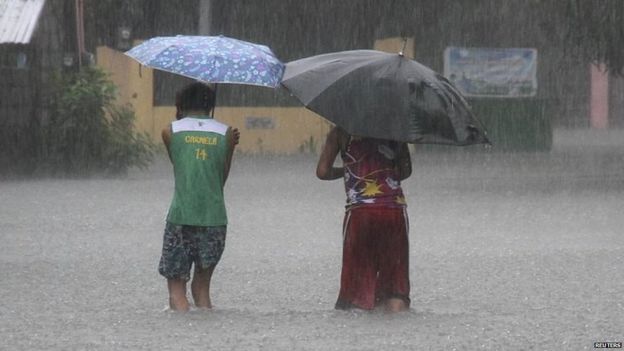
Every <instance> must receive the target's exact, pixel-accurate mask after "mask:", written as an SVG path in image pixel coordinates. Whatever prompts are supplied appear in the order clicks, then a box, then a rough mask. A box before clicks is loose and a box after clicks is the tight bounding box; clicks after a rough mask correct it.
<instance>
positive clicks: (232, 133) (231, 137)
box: [223, 127, 240, 184]
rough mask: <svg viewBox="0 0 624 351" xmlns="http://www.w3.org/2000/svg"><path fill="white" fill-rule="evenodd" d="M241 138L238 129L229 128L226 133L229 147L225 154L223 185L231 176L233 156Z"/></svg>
mask: <svg viewBox="0 0 624 351" xmlns="http://www.w3.org/2000/svg"><path fill="white" fill-rule="evenodd" d="M239 138H240V132H239V131H238V129H237V128H234V129H232V127H230V128H228V130H227V132H226V133H225V141H226V143H227V144H228V145H227V151H226V154H225V165H224V169H223V184H225V181H226V180H227V178H228V176H229V175H230V167H231V165H232V156H233V154H234V148H235V147H236V144H238V141H239Z"/></svg>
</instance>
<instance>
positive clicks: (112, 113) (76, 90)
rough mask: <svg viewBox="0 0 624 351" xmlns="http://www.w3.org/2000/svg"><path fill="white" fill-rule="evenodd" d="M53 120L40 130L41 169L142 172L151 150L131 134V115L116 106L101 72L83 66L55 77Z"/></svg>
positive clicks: (140, 136) (141, 138)
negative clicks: (41, 143)
mask: <svg viewBox="0 0 624 351" xmlns="http://www.w3.org/2000/svg"><path fill="white" fill-rule="evenodd" d="M54 85H55V89H54V91H55V93H54V95H53V96H52V101H51V118H50V121H49V124H48V125H46V126H45V127H44V133H43V134H44V140H45V148H44V155H43V156H44V160H43V162H42V164H43V166H44V168H45V169H46V170H47V171H48V172H50V173H52V174H61V175H84V176H89V175H94V174H123V173H125V172H126V171H127V170H128V169H129V168H130V167H133V166H135V167H140V168H143V167H146V166H147V165H149V163H150V162H151V161H152V158H153V153H154V145H153V144H152V143H151V141H150V139H149V138H148V136H147V135H145V134H140V133H137V132H136V131H134V119H135V115H134V112H133V111H132V110H131V109H130V108H129V107H122V108H119V107H116V106H115V104H114V103H115V94H116V87H115V85H114V84H113V83H112V82H111V81H110V80H109V79H108V77H107V75H106V73H105V72H103V71H102V70H100V69H98V68H92V67H87V68H84V69H82V70H80V71H79V72H75V73H70V74H65V75H61V76H58V77H57V78H56V79H55V83H54Z"/></svg>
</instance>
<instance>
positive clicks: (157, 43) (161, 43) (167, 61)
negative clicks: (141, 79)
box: [126, 35, 284, 88]
mask: <svg viewBox="0 0 624 351" xmlns="http://www.w3.org/2000/svg"><path fill="white" fill-rule="evenodd" d="M126 55H128V56H130V57H132V58H133V59H135V60H137V61H139V62H140V63H141V64H143V65H145V66H147V67H151V68H155V69H159V70H162V71H166V72H171V73H175V74H178V75H182V76H185V77H188V78H193V79H196V80H198V81H201V82H204V83H233V84H250V85H259V86H265V87H271V88H275V87H277V86H279V83H280V80H281V78H282V75H283V74H284V64H283V63H282V62H280V60H279V59H278V58H277V57H276V56H275V55H274V54H273V52H272V51H271V49H269V48H268V47H266V46H264V45H259V44H253V43H249V42H246V41H242V40H238V39H233V38H228V37H225V36H184V35H178V36H173V37H155V38H152V39H150V40H148V41H145V42H143V43H141V44H140V45H137V46H135V47H134V48H132V49H131V50H129V51H127V52H126Z"/></svg>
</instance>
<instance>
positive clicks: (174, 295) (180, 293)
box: [167, 279, 189, 311]
mask: <svg viewBox="0 0 624 351" xmlns="http://www.w3.org/2000/svg"><path fill="white" fill-rule="evenodd" d="M167 286H168V287H169V307H171V309H172V310H174V311H188V310H189V302H188V300H187V298H186V280H184V279H167Z"/></svg>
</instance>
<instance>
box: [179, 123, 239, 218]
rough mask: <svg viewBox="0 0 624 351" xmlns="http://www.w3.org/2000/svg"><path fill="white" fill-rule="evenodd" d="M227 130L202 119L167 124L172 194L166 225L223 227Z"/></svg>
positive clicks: (218, 124)
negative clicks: (173, 189)
mask: <svg viewBox="0 0 624 351" xmlns="http://www.w3.org/2000/svg"><path fill="white" fill-rule="evenodd" d="M227 130H228V126H227V125H225V124H223V123H220V122H217V121H215V120H213V119H210V118H208V117H204V116H194V117H186V118H183V119H181V120H179V121H175V122H173V123H171V132H172V133H171V142H170V144H169V152H170V155H171V160H172V162H173V172H174V175H175V192H174V195H173V200H172V201H171V206H170V207H169V214H168V215H167V221H168V222H170V223H173V224H180V225H194V226H221V225H226V224H227V215H226V213H225V202H224V200H223V185H224V179H223V178H224V174H223V173H224V167H225V159H226V155H227V152H228V147H229V146H228V145H227V140H226V138H225V134H226V132H227Z"/></svg>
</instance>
